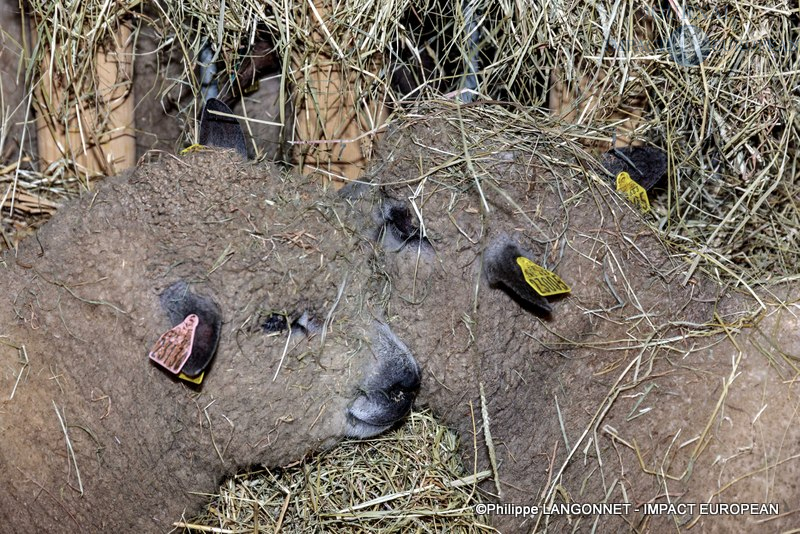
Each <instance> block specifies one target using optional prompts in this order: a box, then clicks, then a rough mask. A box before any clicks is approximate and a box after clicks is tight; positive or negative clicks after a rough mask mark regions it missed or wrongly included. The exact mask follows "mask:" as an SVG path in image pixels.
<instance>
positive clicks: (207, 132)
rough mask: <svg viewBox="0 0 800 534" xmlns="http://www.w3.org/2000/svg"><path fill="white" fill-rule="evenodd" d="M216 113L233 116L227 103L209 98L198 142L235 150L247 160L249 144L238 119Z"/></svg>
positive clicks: (204, 109) (202, 117) (201, 120)
mask: <svg viewBox="0 0 800 534" xmlns="http://www.w3.org/2000/svg"><path fill="white" fill-rule="evenodd" d="M214 112H219V113H224V114H226V115H233V111H231V108H229V107H228V106H227V104H225V102H223V101H221V100H217V99H216V98H209V99H208V101H207V102H206V105H205V106H204V107H203V114H202V116H201V117H200V132H199V135H198V142H199V143H200V144H201V145H204V146H216V147H220V148H233V149H235V150H236V152H238V153H239V155H240V156H242V158H244V159H247V144H246V143H245V140H244V131H243V130H242V126H241V125H240V124H239V121H238V119H236V118H234V117H226V116H223V115H217V114H216V113H214Z"/></svg>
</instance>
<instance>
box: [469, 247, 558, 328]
mask: <svg viewBox="0 0 800 534" xmlns="http://www.w3.org/2000/svg"><path fill="white" fill-rule="evenodd" d="M520 256H524V257H526V258H528V259H531V258H532V256H533V255H532V254H530V253H529V252H527V251H524V250H522V248H520V246H519V245H517V244H516V243H515V242H514V241H513V240H512V239H511V238H509V237H505V236H504V237H502V238H499V239H495V240H494V241H493V242H492V243H491V244H490V245H489V246H488V247H487V248H486V251H485V252H484V257H483V272H484V274H485V275H486V280H487V281H488V282H489V285H490V286H491V287H494V288H501V289H504V290H506V292H508V293H509V294H510V295H511V296H512V297H513V298H514V299H515V300H517V301H518V302H519V303H520V304H521V305H523V306H525V305H528V306H532V307H533V308H534V310H532V311H539V312H546V313H550V312H551V311H553V308H552V306H550V303H549V302H548V301H547V299H546V298H544V297H543V296H541V295H540V294H539V293H537V292H536V291H534V289H533V288H532V287H531V286H530V285H529V284H528V282H526V281H525V276H524V275H523V274H522V268H521V267H520V266H519V264H518V263H517V258H519V257H520Z"/></svg>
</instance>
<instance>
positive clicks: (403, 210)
mask: <svg viewBox="0 0 800 534" xmlns="http://www.w3.org/2000/svg"><path fill="white" fill-rule="evenodd" d="M380 218H381V223H382V224H381V236H380V238H381V240H382V241H383V244H384V246H386V247H387V248H389V249H394V250H400V249H402V248H403V247H405V246H406V245H419V244H424V245H427V246H430V242H429V241H428V239H427V238H426V237H424V236H423V235H422V232H420V229H419V227H418V226H417V225H416V224H414V222H415V221H414V218H413V217H412V215H411V212H410V211H409V209H408V206H406V205H405V204H404V203H402V202H400V201H397V200H393V199H385V200H384V202H383V205H382V206H381V210H380Z"/></svg>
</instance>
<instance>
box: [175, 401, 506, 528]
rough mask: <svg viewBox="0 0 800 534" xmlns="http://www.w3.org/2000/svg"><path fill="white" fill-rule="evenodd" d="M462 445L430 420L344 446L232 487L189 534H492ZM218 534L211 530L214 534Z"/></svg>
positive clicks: (482, 475)
mask: <svg viewBox="0 0 800 534" xmlns="http://www.w3.org/2000/svg"><path fill="white" fill-rule="evenodd" d="M467 473H468V471H466V470H465V469H464V467H463V466H462V465H461V460H460V456H459V451H458V437H457V435H456V433H455V432H453V431H452V430H449V429H447V428H446V427H443V426H441V425H440V424H438V423H437V422H436V420H435V419H434V418H433V417H432V415H431V414H430V413H428V412H413V413H412V414H411V415H410V416H409V419H408V421H407V422H406V424H405V425H404V426H403V427H401V428H399V429H397V430H395V431H392V432H390V433H388V434H386V435H384V436H381V437H378V438H375V439H370V440H366V441H347V442H344V443H342V444H340V445H339V446H337V447H336V448H334V449H332V450H329V451H326V452H323V453H320V454H319V455H317V456H315V457H313V458H310V459H307V460H305V461H302V462H299V463H297V464H294V465H290V466H286V467H284V468H275V469H269V468H265V469H263V470H255V471H251V472H248V473H244V474H241V475H237V476H236V477H233V478H230V479H228V480H227V481H226V482H225V484H224V485H223V486H222V487H221V488H220V493H219V495H217V496H216V497H214V499H213V500H212V502H211V503H210V504H209V505H208V507H207V509H206V510H205V512H204V513H203V514H202V515H201V516H199V517H197V518H194V519H191V520H187V521H184V522H181V523H178V524H176V526H179V527H183V528H185V529H186V530H187V531H189V532H254V531H256V530H258V529H263V530H266V531H270V532H273V531H275V532H277V531H280V532H320V531H324V532H330V531H336V532H382V533H391V532H408V531H409V530H410V529H411V530H416V529H423V530H436V531H444V530H446V531H447V532H461V533H472V532H494V529H492V528H491V527H489V526H488V525H487V524H486V521H485V518H484V517H482V516H478V515H476V514H475V512H474V506H475V504H476V503H479V502H485V501H486V497H485V496H484V497H482V494H481V493H480V491H479V490H478V489H477V486H476V485H477V483H478V482H480V481H482V480H485V479H486V478H488V477H490V476H491V474H490V473H489V472H488V471H484V472H479V473H473V474H467ZM212 529H214V530H212Z"/></svg>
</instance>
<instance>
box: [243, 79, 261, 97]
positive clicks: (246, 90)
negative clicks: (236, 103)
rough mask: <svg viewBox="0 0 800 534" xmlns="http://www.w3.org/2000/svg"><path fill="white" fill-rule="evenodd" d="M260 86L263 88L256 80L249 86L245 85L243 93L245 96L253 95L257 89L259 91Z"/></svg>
mask: <svg viewBox="0 0 800 534" xmlns="http://www.w3.org/2000/svg"><path fill="white" fill-rule="evenodd" d="M260 88H261V84H260V83H259V82H258V80H256V81H254V82H253V83H252V84H250V85H248V86H247V87H245V88H244V89H242V94H243V95H244V96H247V95H252V94H253V93H255V92H256V91H258V90H259V89H260Z"/></svg>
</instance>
